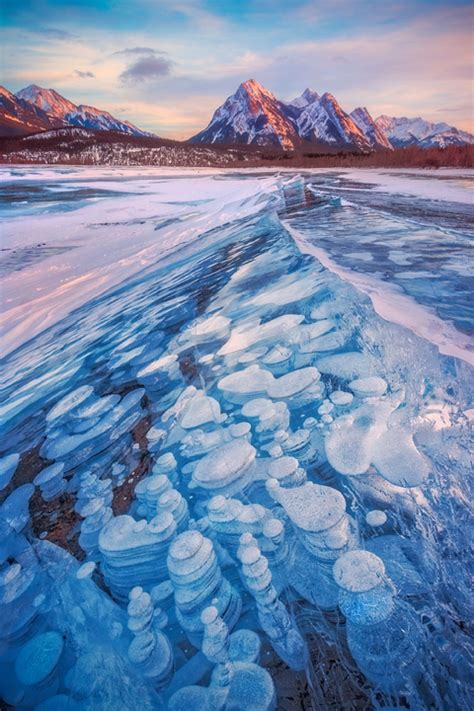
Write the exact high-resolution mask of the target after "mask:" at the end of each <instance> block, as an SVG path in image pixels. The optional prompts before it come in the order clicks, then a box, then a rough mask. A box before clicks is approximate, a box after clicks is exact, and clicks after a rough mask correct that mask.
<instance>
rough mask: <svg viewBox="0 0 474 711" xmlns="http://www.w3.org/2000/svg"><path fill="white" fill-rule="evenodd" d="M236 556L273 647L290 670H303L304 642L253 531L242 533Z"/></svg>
mask: <svg viewBox="0 0 474 711" xmlns="http://www.w3.org/2000/svg"><path fill="white" fill-rule="evenodd" d="M237 555H238V557H239V560H240V562H241V564H242V575H243V580H244V583H245V585H246V587H247V588H248V590H249V591H250V593H251V594H252V595H253V596H254V598H255V601H256V603H257V613H258V619H259V621H260V624H261V626H262V629H263V630H264V632H265V633H266V634H267V635H268V638H269V640H270V642H271V644H272V647H273V648H274V650H275V652H276V653H277V654H278V656H279V657H280V658H281V659H282V660H283V661H284V662H285V663H286V664H288V666H289V667H290V668H291V669H294V670H296V671H298V670H301V669H304V668H305V666H306V663H307V659H308V650H307V647H306V644H305V641H304V639H303V637H302V636H301V634H300V632H299V630H298V628H297V627H296V624H295V622H294V620H293V619H292V618H291V617H290V615H289V613H288V610H287V609H286V607H285V605H284V604H283V602H282V601H281V600H280V599H279V598H278V593H277V591H276V589H275V586H274V585H273V579H272V573H271V570H270V567H269V565H268V560H267V559H266V558H265V556H263V555H262V553H261V551H260V548H259V546H258V543H257V541H256V539H255V538H254V537H253V536H252V535H251V534H250V533H244V534H243V535H242V536H241V538H240V547H239V549H238V552H237Z"/></svg>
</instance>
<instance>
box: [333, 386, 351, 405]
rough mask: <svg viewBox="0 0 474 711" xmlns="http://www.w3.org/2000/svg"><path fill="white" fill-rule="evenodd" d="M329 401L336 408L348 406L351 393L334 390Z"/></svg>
mask: <svg viewBox="0 0 474 711" xmlns="http://www.w3.org/2000/svg"><path fill="white" fill-rule="evenodd" d="M329 399H330V400H331V402H332V403H333V404H334V405H336V406H337V407H344V406H345V405H350V404H351V402H352V400H353V399H354V396H353V395H352V393H348V392H345V391H344V390H334V391H333V392H332V393H331V394H330V396H329Z"/></svg>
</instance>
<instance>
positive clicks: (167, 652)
mask: <svg viewBox="0 0 474 711" xmlns="http://www.w3.org/2000/svg"><path fill="white" fill-rule="evenodd" d="M127 613H128V623H127V626H128V629H129V630H130V631H131V632H132V633H133V634H134V635H135V637H134V639H133V640H132V642H131V643H130V646H129V648H128V658H129V659H130V661H131V662H132V664H133V665H134V666H135V667H136V668H137V669H138V670H139V671H140V672H141V674H142V675H143V676H144V677H145V678H147V679H152V680H153V684H154V686H155V687H156V688H161V687H163V686H165V685H166V684H167V683H168V681H169V679H170V677H171V674H172V671H173V660H174V657H173V650H172V648H171V644H170V642H169V640H168V638H167V637H166V636H165V635H164V634H163V633H162V632H161V631H160V630H159V627H161V626H163V625H165V624H166V623H167V618H166V616H164V623H162V622H161V621H160V617H161V614H160V613H161V611H160V610H159V608H157V609H156V610H155V608H154V605H153V601H152V597H151V595H149V593H146V592H144V591H143V589H142V588H141V587H134V588H133V589H132V590H131V591H130V594H129V603H128V607H127Z"/></svg>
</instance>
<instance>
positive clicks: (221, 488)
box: [192, 439, 256, 496]
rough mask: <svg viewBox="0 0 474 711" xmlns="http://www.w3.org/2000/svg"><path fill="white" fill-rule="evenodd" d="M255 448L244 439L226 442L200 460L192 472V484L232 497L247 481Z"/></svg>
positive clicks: (250, 472)
mask: <svg viewBox="0 0 474 711" xmlns="http://www.w3.org/2000/svg"><path fill="white" fill-rule="evenodd" d="M255 456H256V450H255V448H254V447H252V445H251V444H249V442H247V441H246V440H241V439H239V440H234V441H231V442H227V443H225V444H223V445H221V446H220V447H218V448H217V449H215V450H213V451H212V452H210V454H208V455H206V456H205V457H203V459H201V460H200V461H199V462H198V463H197V465H196V468H195V469H194V471H193V475H192V481H193V483H194V485H195V486H199V487H201V488H203V489H206V490H207V491H209V492H212V493H215V494H220V493H222V494H226V495H228V496H231V495H233V494H236V493H238V492H239V491H242V489H243V488H244V487H245V486H246V485H247V484H248V482H249V480H250V477H251V474H252V465H253V463H254V461H255Z"/></svg>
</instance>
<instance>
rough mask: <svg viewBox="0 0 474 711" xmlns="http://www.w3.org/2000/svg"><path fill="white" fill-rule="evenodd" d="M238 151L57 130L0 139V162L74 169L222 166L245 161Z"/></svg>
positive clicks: (106, 132)
mask: <svg viewBox="0 0 474 711" xmlns="http://www.w3.org/2000/svg"><path fill="white" fill-rule="evenodd" d="M247 155H248V156H249V157H253V154H252V153H246V152H245V151H244V152H242V151H240V150H238V149H235V148H234V149H226V148H221V147H215V148H214V147H209V146H192V145H190V144H189V143H180V142H179V141H168V140H166V139H162V138H158V137H151V136H133V135H126V134H123V133H119V132H117V131H115V132H114V131H92V130H90V129H83V128H61V129H54V130H51V131H44V132H42V133H36V134H34V135H31V136H22V137H7V138H0V162H2V163H45V164H74V165H168V166H225V165H229V164H235V163H236V162H242V161H245V159H246V157H247Z"/></svg>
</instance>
